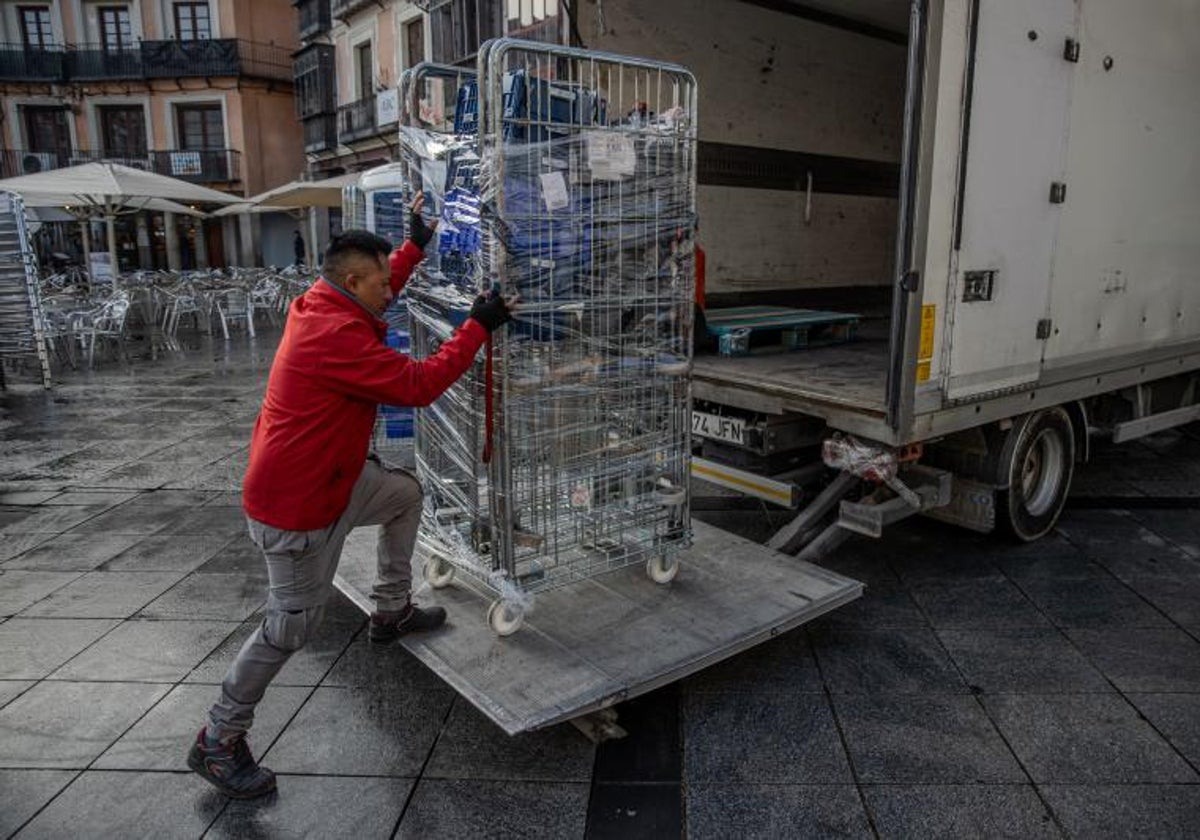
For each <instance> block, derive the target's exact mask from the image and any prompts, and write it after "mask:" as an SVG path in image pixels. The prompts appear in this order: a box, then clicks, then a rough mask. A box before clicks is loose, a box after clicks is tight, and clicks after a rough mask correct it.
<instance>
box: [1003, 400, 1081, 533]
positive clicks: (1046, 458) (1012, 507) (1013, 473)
mask: <svg viewBox="0 0 1200 840" xmlns="http://www.w3.org/2000/svg"><path fill="white" fill-rule="evenodd" d="M1012 434H1013V435H1015V436H1016V437H1015V439H1014V441H1013V444H1012V446H1011V447H1006V450H1007V458H1006V460H1005V461H1004V466H1005V470H1004V472H1003V473H1002V475H1003V477H1004V478H1005V479H1006V480H1007V481H1006V483H1007V485H1008V489H1007V490H1001V491H999V492H998V493H997V494H996V508H997V509H996V521H997V524H998V525H999V526H1000V528H1001V529H1002V530H1003V531H1005V532H1007V533H1008V534H1009V535H1010V536H1013V537H1016V538H1017V539H1018V540H1021V541H1023V542H1032V541H1033V540H1036V539H1038V538H1039V537H1041V536H1044V535H1045V534H1046V533H1048V532H1049V531H1050V529H1051V528H1053V527H1054V523H1055V522H1057V521H1058V516H1059V514H1060V513H1062V509H1063V505H1064V504H1065V503H1066V501H1067V492H1068V490H1070V487H1071V476H1072V474H1073V473H1074V469H1075V435H1074V433H1073V431H1072V429H1071V418H1070V417H1069V416H1068V415H1067V412H1066V411H1064V410H1063V409H1062V408H1060V407H1058V406H1056V407H1054V408H1047V409H1045V410H1044V411H1039V412H1036V413H1035V414H1031V415H1029V416H1028V417H1027V418H1025V421H1024V422H1022V423H1018V425H1017V426H1016V428H1014V429H1013V431H1012Z"/></svg>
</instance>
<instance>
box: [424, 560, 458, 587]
mask: <svg viewBox="0 0 1200 840" xmlns="http://www.w3.org/2000/svg"><path fill="white" fill-rule="evenodd" d="M452 580H454V567H453V566H451V565H450V563H449V561H447V560H446V558H445V557H439V556H438V555H436V554H434V555H432V556H431V557H429V558H428V559H426V561H425V582H426V583H428V584H429V585H430V586H432V587H433V588H434V589H441V588H443V587H445V586H449V585H450V581H452Z"/></svg>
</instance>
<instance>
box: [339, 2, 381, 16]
mask: <svg viewBox="0 0 1200 840" xmlns="http://www.w3.org/2000/svg"><path fill="white" fill-rule="evenodd" d="M376 5H378V3H377V0H333V4H332V9H331V10H330V11H331V14H332V15H333V18H334V19H335V20H342V19H343V18H346V17H349V16H350V15H352V14H354V13H355V12H358V11H361V10H363V9H365V8H367V6H376Z"/></svg>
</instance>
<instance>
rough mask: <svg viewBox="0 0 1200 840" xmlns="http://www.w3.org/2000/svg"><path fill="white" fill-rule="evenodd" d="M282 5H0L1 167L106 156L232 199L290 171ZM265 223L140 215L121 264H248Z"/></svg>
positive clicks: (291, 26) (288, 37)
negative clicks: (203, 186)
mask: <svg viewBox="0 0 1200 840" xmlns="http://www.w3.org/2000/svg"><path fill="white" fill-rule="evenodd" d="M291 5H292V4H291V3H290V2H289V0H252V2H251V0H189V2H177V1H176V0H127V2H115V1H114V0H43V2H33V1H32V0H19V2H10V1H9V0H3V2H0V100H2V102H0V143H2V145H3V152H2V153H0V175H2V176H3V177H10V176H14V175H21V174H26V173H30V172H38V171H43V170H46V169H54V168H60V167H66V166H72V165H75V164H79V163H85V162H91V161H97V160H113V161H117V162H120V163H123V164H126V165H128V166H133V167H137V168H142V169H148V170H150V171H153V172H157V173H160V174H163V175H170V176H173V177H176V178H182V179H184V180H189V181H193V182H195V183H200V184H203V185H205V186H208V187H211V188H213V189H219V190H223V191H227V192H231V193H234V194H237V195H244V196H248V195H253V194H255V193H258V192H262V191H264V190H266V189H269V188H271V187H273V186H277V185H279V184H281V183H285V182H287V181H290V180H292V179H294V178H296V177H299V176H300V175H301V174H302V173H303V172H304V170H305V168H306V160H305V155H304V144H303V142H302V140H301V139H300V132H299V124H298V121H297V118H296V114H295V108H294V104H293V102H294V90H293V68H292V55H293V53H294V52H295V50H296V48H297V46H298V38H297V31H296V26H295V18H294V15H293V14H292V9H291ZM265 224H267V225H268V227H269V226H270V222H269V221H268V222H266V223H265ZM289 224H290V221H288V220H284V223H283V226H285V227H286V226H288V225H289ZM263 225H264V220H262V219H258V218H255V217H249V216H247V217H241V218H237V217H234V218H230V219H227V220H224V221H222V220H210V221H205V222H204V223H203V224H197V223H193V222H192V221H191V220H189V219H184V218H174V217H172V216H171V215H169V214H155V213H140V214H137V216H136V217H134V218H130V219H125V220H123V221H122V224H121V230H120V232H119V240H120V242H119V252H120V255H121V263H122V267H123V268H132V267H138V266H140V267H144V268H150V267H171V268H179V267H191V266H204V265H210V264H225V263H236V264H255V263H258V262H261V261H262V259H263V254H262V245H263V237H264V233H263V230H262V228H263ZM276 226H279V225H278V221H276ZM286 235H287V243H286V249H287V250H288V252H290V247H291V239H290V237H291V230H290V229H289V230H288V231H287V232H286ZM268 238H271V239H274V238H277V237H274V236H272V237H268ZM175 243H178V247H175ZM271 261H272V260H271V259H267V262H271Z"/></svg>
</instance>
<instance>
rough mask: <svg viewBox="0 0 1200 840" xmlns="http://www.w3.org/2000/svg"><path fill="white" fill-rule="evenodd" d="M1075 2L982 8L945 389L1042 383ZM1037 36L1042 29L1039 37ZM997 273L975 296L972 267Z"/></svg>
mask: <svg viewBox="0 0 1200 840" xmlns="http://www.w3.org/2000/svg"><path fill="white" fill-rule="evenodd" d="M1075 10H1076V4H1075V2H1074V0H983V2H981V3H980V5H979V14H980V17H979V21H978V23H977V33H978V34H977V40H976V47H975V67H974V81H973V95H972V101H971V103H970V112H969V119H970V134H969V139H968V146H967V149H966V150H965V154H966V155H967V158H966V160H967V166H966V183H965V185H963V186H964V187H965V188H964V189H963V192H962V195H963V205H964V206H963V207H962V208H960V213H961V217H962V230H961V235H962V239H961V243H960V247H959V254H958V272H959V277H958V278H957V279H958V282H957V283H956V286H955V287H956V291H957V294H956V300H955V302H954V308H955V312H954V320H953V324H952V325H951V326H950V330H951V338H950V368H949V370H948V371H947V378H946V395H947V396H948V397H950V398H951V399H961V398H962V397H968V396H972V395H975V394H980V393H987V392H990V391H997V390H1003V389H1007V388H1012V387H1014V386H1020V385H1025V384H1027V383H1030V382H1034V381H1036V380H1037V378H1038V376H1039V375H1040V373H1041V361H1042V347H1041V343H1040V342H1039V341H1037V340H1036V331H1037V322H1038V321H1039V320H1040V319H1042V318H1044V316H1045V311H1046V308H1047V301H1048V298H1049V294H1050V271H1051V263H1052V261H1053V258H1054V245H1055V239H1056V235H1057V233H1058V220H1059V216H1060V214H1061V206H1062V205H1059V204H1052V203H1050V200H1049V195H1050V185H1051V184H1052V183H1053V182H1058V181H1062V180H1063V171H1064V168H1065V157H1066V146H1067V143H1066V138H1067V132H1068V118H1067V116H1068V104H1069V101H1070V90H1071V77H1072V72H1071V71H1072V70H1073V68H1074V65H1072V64H1070V63H1068V62H1067V61H1065V60H1064V59H1063V44H1064V41H1065V39H1067V38H1074V37H1075ZM1030 33H1032V36H1031V34H1030ZM977 271H994V272H995V273H996V274H995V280H994V287H993V290H992V298H991V299H990V300H980V301H970V300H967V299H966V296H965V292H966V288H965V283H964V281H963V274H964V273H966V272H977Z"/></svg>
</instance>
